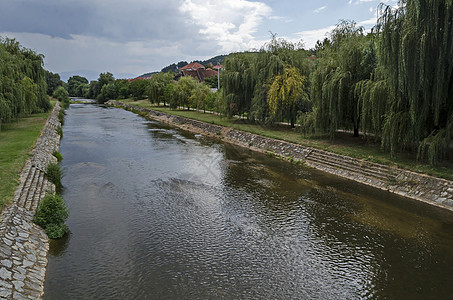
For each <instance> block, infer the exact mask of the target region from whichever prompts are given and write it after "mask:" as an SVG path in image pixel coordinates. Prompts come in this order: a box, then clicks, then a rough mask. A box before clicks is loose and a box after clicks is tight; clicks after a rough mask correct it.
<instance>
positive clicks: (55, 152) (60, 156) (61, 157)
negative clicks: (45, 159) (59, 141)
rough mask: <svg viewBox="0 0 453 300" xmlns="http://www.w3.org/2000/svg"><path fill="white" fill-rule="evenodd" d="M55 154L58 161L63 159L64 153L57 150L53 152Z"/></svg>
mask: <svg viewBox="0 0 453 300" xmlns="http://www.w3.org/2000/svg"><path fill="white" fill-rule="evenodd" d="M52 155H53V156H55V157H56V158H57V161H58V162H60V161H62V160H63V155H61V153H60V152H58V151H57V150H55V151H54V152H53V153H52Z"/></svg>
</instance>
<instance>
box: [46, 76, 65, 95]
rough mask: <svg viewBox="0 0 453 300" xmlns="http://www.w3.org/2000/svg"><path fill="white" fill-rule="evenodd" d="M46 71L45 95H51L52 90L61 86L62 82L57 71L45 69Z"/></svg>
mask: <svg viewBox="0 0 453 300" xmlns="http://www.w3.org/2000/svg"><path fill="white" fill-rule="evenodd" d="M45 72H46V83H47V95H49V96H52V94H53V92H54V91H55V90H56V89H57V87H59V86H63V85H64V82H63V81H62V80H61V79H60V75H59V74H58V73H52V72H50V71H47V70H45Z"/></svg>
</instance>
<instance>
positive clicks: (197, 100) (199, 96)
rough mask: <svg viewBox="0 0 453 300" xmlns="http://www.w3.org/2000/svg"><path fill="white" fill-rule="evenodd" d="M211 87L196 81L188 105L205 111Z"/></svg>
mask: <svg viewBox="0 0 453 300" xmlns="http://www.w3.org/2000/svg"><path fill="white" fill-rule="evenodd" d="M210 94H212V93H211V89H210V88H209V87H208V86H207V85H205V84H202V83H197V84H196V85H195V88H194V89H193V90H192V93H191V95H190V97H189V106H190V107H192V108H196V109H202V110H204V111H206V108H207V104H208V99H209V95H210Z"/></svg>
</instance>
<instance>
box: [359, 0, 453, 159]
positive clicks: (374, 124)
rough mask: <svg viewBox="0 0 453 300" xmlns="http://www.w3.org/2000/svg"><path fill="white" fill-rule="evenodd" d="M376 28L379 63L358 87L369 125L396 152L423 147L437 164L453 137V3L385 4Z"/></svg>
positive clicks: (427, 0) (420, 153) (436, 0)
mask: <svg viewBox="0 0 453 300" xmlns="http://www.w3.org/2000/svg"><path fill="white" fill-rule="evenodd" d="M376 29H377V34H378V39H377V41H378V53H379V67H378V68H377V69H376V71H375V78H374V80H373V82H372V83H364V85H363V87H365V86H366V88H362V91H361V92H358V94H361V95H362V98H363V111H362V116H364V117H365V118H367V124H366V128H367V129H368V130H371V131H374V132H375V133H377V134H382V145H383V147H384V148H385V149H388V150H389V151H390V153H391V154H392V156H394V155H395V154H396V153H397V152H398V151H400V150H401V149H402V148H409V149H411V148H413V149H415V148H416V147H418V157H419V158H425V157H427V158H428V160H429V161H430V163H431V164H435V163H437V162H438V161H439V160H440V159H442V158H443V157H444V155H445V153H446V150H447V149H448V146H449V143H450V141H451V138H452V136H453V133H452V130H453V72H452V71H453V3H452V1H451V0H424V1H400V2H399V6H398V7H397V8H392V7H390V6H385V5H381V6H380V18H379V20H378V24H377V26H376ZM381 128H382V132H381V131H380V130H381Z"/></svg>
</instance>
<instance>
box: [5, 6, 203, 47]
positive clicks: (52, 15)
mask: <svg viewBox="0 0 453 300" xmlns="http://www.w3.org/2000/svg"><path fill="white" fill-rule="evenodd" d="M1 2H2V4H1V7H2V9H1V10H0V29H1V30H2V31H5V32H28V33H41V34H47V35H50V36H54V37H61V38H64V39H70V38H71V35H89V36H94V37H105V38H109V39H112V40H116V41H123V42H129V41H139V40H143V39H157V40H159V39H162V40H163V39H181V38H184V36H185V35H186V34H187V32H189V33H192V34H197V32H198V30H197V28H196V27H195V26H194V25H193V26H191V25H190V24H188V23H186V22H185V20H184V16H183V15H182V14H181V13H180V11H179V9H178V8H179V7H180V5H181V1H180V0H154V1H143V0H129V1H111V0H98V1H87V0H80V1H72V0H70V1H56V0H48V1H34V0H6V1H5V0H2V1H1Z"/></svg>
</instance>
